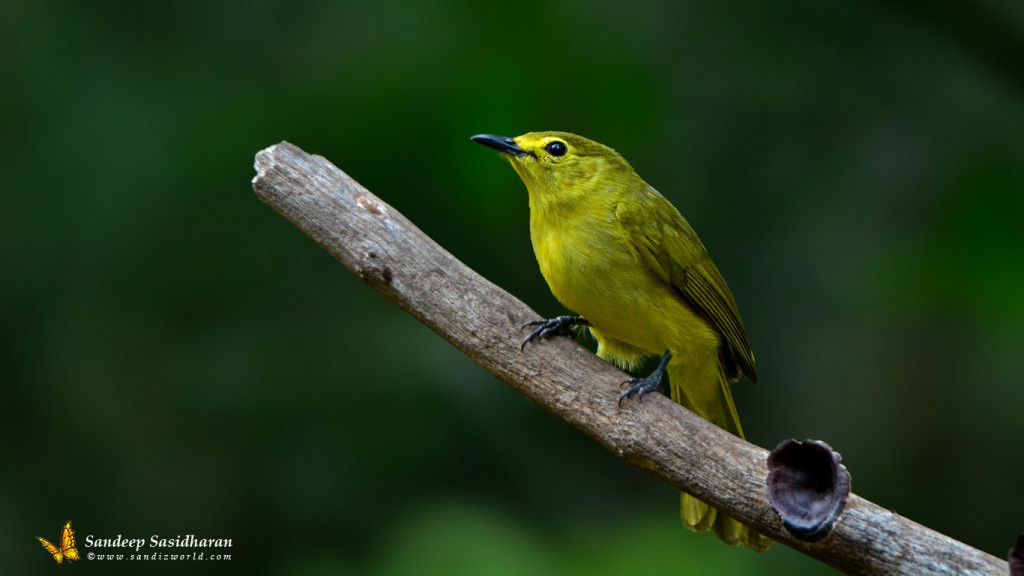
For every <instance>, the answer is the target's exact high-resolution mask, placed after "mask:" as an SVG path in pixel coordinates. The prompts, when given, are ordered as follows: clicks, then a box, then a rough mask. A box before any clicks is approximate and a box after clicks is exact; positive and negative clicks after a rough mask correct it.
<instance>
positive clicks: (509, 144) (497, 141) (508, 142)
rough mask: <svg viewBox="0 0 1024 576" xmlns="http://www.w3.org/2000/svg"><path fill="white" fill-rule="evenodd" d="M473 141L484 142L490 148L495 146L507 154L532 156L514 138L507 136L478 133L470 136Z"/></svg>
mask: <svg viewBox="0 0 1024 576" xmlns="http://www.w3.org/2000/svg"><path fill="white" fill-rule="evenodd" d="M470 140H472V141H473V142H477V143H479V144H483V145H484V146H487V147H488V148H494V149H495V150H497V151H498V152H504V153H505V154H511V155H513V156H519V157H522V156H532V154H530V153H529V152H527V151H526V150H523V149H522V148H520V147H519V145H518V144H516V141H515V139H514V138H509V137H507V136H495V135H494V134H477V135H476V136H473V137H472V138H470Z"/></svg>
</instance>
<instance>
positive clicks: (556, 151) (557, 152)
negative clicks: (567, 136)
mask: <svg viewBox="0 0 1024 576" xmlns="http://www.w3.org/2000/svg"><path fill="white" fill-rule="evenodd" d="M544 149H545V150H547V151H548V154H551V155H552V156H565V153H566V152H568V151H569V149H568V148H566V147H565V142H562V141H560V140H555V141H554V142H552V143H550V144H548V145H547V146H545V147H544Z"/></svg>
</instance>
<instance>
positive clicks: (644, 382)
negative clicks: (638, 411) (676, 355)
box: [619, 352, 672, 406]
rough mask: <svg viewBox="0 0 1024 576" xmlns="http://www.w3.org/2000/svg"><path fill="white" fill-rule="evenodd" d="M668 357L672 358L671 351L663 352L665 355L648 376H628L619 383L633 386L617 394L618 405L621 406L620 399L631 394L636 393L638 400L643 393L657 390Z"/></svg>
mask: <svg viewBox="0 0 1024 576" xmlns="http://www.w3.org/2000/svg"><path fill="white" fill-rule="evenodd" d="M670 359H672V353H671V352H665V356H664V357H663V358H662V359H661V363H659V364H658V367H657V368H655V369H654V372H651V374H650V376H648V377H646V378H630V379H629V380H626V381H625V382H623V383H622V384H620V386H624V385H626V384H633V386H631V387H630V388H629V390H626V391H625V392H623V393H622V396H619V406H622V401H623V400H625V399H626V398H627V397H629V396H632V395H633V394H636V399H637V400H640V399H642V398H643V397H644V394H647V393H648V392H653V391H655V390H657V389H658V387H659V386H661V378H662V377H663V376H664V375H665V366H667V365H668V361H669V360H670Z"/></svg>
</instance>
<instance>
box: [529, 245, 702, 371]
mask: <svg viewBox="0 0 1024 576" xmlns="http://www.w3.org/2000/svg"><path fill="white" fill-rule="evenodd" d="M598 239H600V237H598ZM592 240H593V239H592ZM566 244H571V243H566V242H558V241H557V240H556V239H553V238H551V239H549V241H548V242H546V243H544V244H543V245H538V246H535V249H536V250H537V260H538V262H539V263H540V268H541V273H542V274H543V275H544V278H545V280H547V283H548V286H549V287H550V288H551V292H552V293H553V294H554V295H555V297H556V298H558V300H559V301H560V302H561V303H562V304H564V305H565V306H566V307H567V308H569V309H571V310H573V311H575V312H576V313H578V314H580V315H581V316H583V317H584V318H586V319H587V320H588V321H589V322H590V323H591V324H592V325H593V326H594V327H595V328H597V330H598V331H599V333H600V336H599V338H602V339H604V340H605V341H606V342H607V344H608V346H609V347H622V346H621V345H623V344H624V345H627V347H632V348H638V349H640V350H641V351H643V352H645V353H647V354H662V353H664V352H665V351H667V350H673V351H675V352H677V353H678V352H680V351H681V349H687V348H693V346H694V345H695V344H696V342H695V340H698V341H702V342H703V341H708V340H710V341H714V340H715V336H714V334H713V333H712V332H711V331H710V329H709V327H708V326H707V324H706V323H705V322H704V320H703V319H701V318H699V317H698V316H696V315H695V314H693V312H692V311H691V310H690V308H689V307H688V306H687V305H686V304H685V303H684V302H683V300H682V298H681V297H680V296H679V294H678V293H677V292H676V291H675V290H674V289H673V288H672V287H671V286H669V285H667V284H665V283H664V282H663V281H662V280H661V279H660V278H658V277H657V276H655V275H654V274H653V273H652V272H650V271H649V270H648V269H647V267H646V266H645V265H644V264H643V263H642V262H640V261H639V259H638V258H637V257H636V256H635V255H634V253H633V252H632V250H631V249H630V248H629V247H627V246H616V245H615V244H614V243H609V242H600V241H591V242H589V243H588V244H589V247H588V248H586V249H585V250H568V249H566ZM598 247H600V248H598Z"/></svg>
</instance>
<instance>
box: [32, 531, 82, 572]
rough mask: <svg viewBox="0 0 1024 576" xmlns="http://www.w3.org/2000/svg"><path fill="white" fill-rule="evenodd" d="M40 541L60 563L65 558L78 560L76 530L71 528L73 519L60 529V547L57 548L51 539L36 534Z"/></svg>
mask: <svg viewBox="0 0 1024 576" xmlns="http://www.w3.org/2000/svg"><path fill="white" fill-rule="evenodd" d="M36 538H39V541H40V542H42V544H43V548H46V551H47V552H49V553H50V554H53V559H54V560H56V561H57V564H60V563H61V562H63V561H64V559H65V558H67V559H68V560H78V549H76V548H75V531H74V530H72V529H71V520H68V523H67V524H65V525H64V529H63V530H61V531H60V548H57V547H56V546H54V545H53V544H51V543H50V541H49V540H47V539H46V538H43V537H41V536H36Z"/></svg>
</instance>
